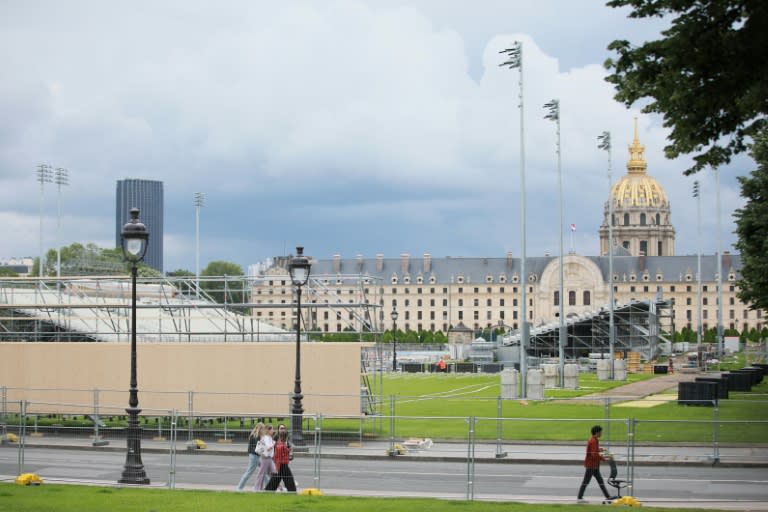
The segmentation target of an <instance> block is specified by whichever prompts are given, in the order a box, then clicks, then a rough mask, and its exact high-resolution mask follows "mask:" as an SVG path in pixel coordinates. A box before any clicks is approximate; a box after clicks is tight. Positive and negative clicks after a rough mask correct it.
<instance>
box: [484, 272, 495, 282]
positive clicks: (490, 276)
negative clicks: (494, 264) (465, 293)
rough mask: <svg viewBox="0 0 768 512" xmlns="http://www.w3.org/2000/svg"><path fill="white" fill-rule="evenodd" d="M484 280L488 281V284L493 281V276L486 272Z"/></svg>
mask: <svg viewBox="0 0 768 512" xmlns="http://www.w3.org/2000/svg"><path fill="white" fill-rule="evenodd" d="M485 282H486V283H489V284H490V283H492V282H493V276H492V275H491V274H488V275H487V276H485Z"/></svg>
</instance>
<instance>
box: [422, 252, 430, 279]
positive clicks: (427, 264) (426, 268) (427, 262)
mask: <svg viewBox="0 0 768 512" xmlns="http://www.w3.org/2000/svg"><path fill="white" fill-rule="evenodd" d="M429 272H432V255H431V254H429V253H428V252H425V253H424V273H425V274H428V273H429Z"/></svg>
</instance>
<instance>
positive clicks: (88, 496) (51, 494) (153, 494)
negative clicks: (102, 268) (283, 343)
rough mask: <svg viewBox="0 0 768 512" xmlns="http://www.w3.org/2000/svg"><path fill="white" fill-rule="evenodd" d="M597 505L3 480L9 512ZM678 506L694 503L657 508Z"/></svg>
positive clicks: (427, 510) (0, 486) (1, 495)
mask: <svg viewBox="0 0 768 512" xmlns="http://www.w3.org/2000/svg"><path fill="white" fill-rule="evenodd" d="M570 507H578V510H598V509H600V508H601V507H602V505H576V504H574V505H543V504H536V505H535V506H534V505H530V504H525V503H508V502H504V503H502V502H487V501H445V500H438V499H411V498H347V497H335V496H296V495H288V494H271V493H259V494H254V493H235V492H214V491H190V490H173V491H171V490H166V489H142V488H112V487H91V486H80V485H52V484H51V485H49V484H43V485H40V486H35V487H25V486H20V485H14V484H8V483H0V511H3V512H5V511H8V512H11V511H12V512H51V511H56V512H102V511H106V510H108V511H110V512H137V511H143V512H211V511H220V510H227V511H237V510H259V512H305V511H306V512H309V511H311V512H347V511H349V512H358V511H360V510H376V511H377V512H410V511H412V510H419V511H420V512H433V511H434V512H446V511H456V512H517V511H520V512H522V511H528V510H532V509H535V510H537V511H543V512H551V511H554V510H562V509H563V508H570ZM654 510H657V511H660V512H663V511H676V510H689V509H675V508H657V507H654Z"/></svg>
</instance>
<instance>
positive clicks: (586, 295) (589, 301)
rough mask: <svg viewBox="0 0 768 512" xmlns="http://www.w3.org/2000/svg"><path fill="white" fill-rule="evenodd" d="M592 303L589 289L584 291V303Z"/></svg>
mask: <svg viewBox="0 0 768 512" xmlns="http://www.w3.org/2000/svg"><path fill="white" fill-rule="evenodd" d="M591 303H592V300H591V296H590V294H589V291H585V292H584V305H585V306H589V305H590V304H591Z"/></svg>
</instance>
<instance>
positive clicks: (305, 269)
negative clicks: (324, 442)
mask: <svg viewBox="0 0 768 512" xmlns="http://www.w3.org/2000/svg"><path fill="white" fill-rule="evenodd" d="M310 267H311V264H310V263H309V258H307V257H306V256H304V248H303V247H301V246H299V247H296V256H294V257H293V258H291V261H290V262H289V263H288V273H289V274H290V276H291V282H293V285H294V286H295V287H296V379H295V381H294V385H293V407H292V409H291V441H292V442H293V446H294V447H296V448H298V447H303V446H304V434H303V433H302V431H301V423H302V416H303V414H304V407H303V406H302V404H301V400H302V398H304V396H303V395H302V394H301V287H302V286H304V285H306V284H307V282H308V281H309V268H310Z"/></svg>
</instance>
